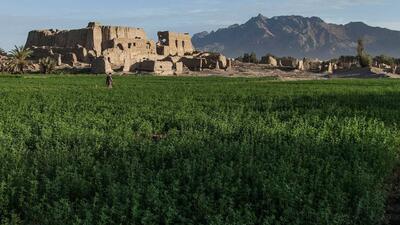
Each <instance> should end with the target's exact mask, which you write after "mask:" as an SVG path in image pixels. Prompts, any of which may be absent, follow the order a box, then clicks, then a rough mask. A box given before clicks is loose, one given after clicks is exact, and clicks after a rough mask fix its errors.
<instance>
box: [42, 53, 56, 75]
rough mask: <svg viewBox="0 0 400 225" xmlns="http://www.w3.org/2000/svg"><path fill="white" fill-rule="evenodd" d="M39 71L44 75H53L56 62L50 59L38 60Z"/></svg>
mask: <svg viewBox="0 0 400 225" xmlns="http://www.w3.org/2000/svg"><path fill="white" fill-rule="evenodd" d="M39 65H40V71H41V72H42V73H44V74H50V73H53V72H54V70H55V69H56V66H57V62H56V61H55V60H54V59H53V58H50V57H46V58H43V59H40V60H39Z"/></svg>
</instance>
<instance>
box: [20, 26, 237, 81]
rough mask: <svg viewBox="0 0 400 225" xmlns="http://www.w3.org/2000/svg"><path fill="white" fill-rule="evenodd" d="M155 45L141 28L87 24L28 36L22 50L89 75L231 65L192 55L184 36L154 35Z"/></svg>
mask: <svg viewBox="0 0 400 225" xmlns="http://www.w3.org/2000/svg"><path fill="white" fill-rule="evenodd" d="M158 38H159V40H158V42H157V43H156V42H155V41H153V40H149V39H147V35H146V32H145V31H144V30H143V29H141V28H132V27H120V26H102V25H101V24H99V23H96V22H90V23H89V24H88V26H87V27H86V28H82V29H76V30H67V31H65V30H64V31H61V30H53V29H50V30H36V31H31V32H29V35H28V39H27V42H26V47H27V48H30V49H32V50H33V52H34V53H33V57H32V59H34V60H35V59H36V60H38V59H40V58H44V57H52V58H54V59H55V60H57V62H58V64H67V65H70V66H72V67H77V66H89V67H91V68H92V71H93V73H110V72H114V71H121V72H134V71H146V72H154V73H157V74H163V75H165V74H180V73H182V71H183V70H184V68H186V69H189V70H202V69H227V68H228V67H229V65H230V64H231V62H230V61H229V60H228V59H226V57H225V56H223V55H221V54H211V53H195V50H194V48H193V44H192V40H191V37H190V35H189V34H188V33H175V32H169V31H163V32H158Z"/></svg>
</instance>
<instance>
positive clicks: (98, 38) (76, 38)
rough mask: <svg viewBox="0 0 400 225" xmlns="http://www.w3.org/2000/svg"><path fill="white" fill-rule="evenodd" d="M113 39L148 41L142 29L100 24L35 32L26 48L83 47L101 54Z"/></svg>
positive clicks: (29, 37)
mask: <svg viewBox="0 0 400 225" xmlns="http://www.w3.org/2000/svg"><path fill="white" fill-rule="evenodd" d="M113 39H132V40H137V39H142V40H147V36H146V32H145V31H144V30H143V29H140V28H131V27H119V26H100V25H99V24H98V23H89V25H88V27H87V28H83V29H77V30H69V31H59V30H35V31H31V32H29V35H28V39H27V41H26V45H25V47H27V48H32V47H33V46H38V47H41V46H49V47H62V48H76V47H77V46H82V47H84V48H86V49H87V50H94V51H96V53H97V55H98V56H100V55H101V52H102V51H104V50H105V49H107V48H109V47H110V45H111V42H112V40H113Z"/></svg>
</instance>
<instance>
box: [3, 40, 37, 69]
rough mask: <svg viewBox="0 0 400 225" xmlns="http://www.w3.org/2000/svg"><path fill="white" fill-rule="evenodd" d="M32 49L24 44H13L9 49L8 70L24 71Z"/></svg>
mask: <svg viewBox="0 0 400 225" xmlns="http://www.w3.org/2000/svg"><path fill="white" fill-rule="evenodd" d="M32 53H33V52H32V51H31V50H30V49H29V48H25V47H24V46H19V47H18V46H15V47H14V49H13V50H11V51H10V57H11V61H10V63H9V64H8V67H9V68H8V70H9V72H12V73H24V72H25V68H26V67H27V66H28V64H29V62H28V60H27V59H28V58H29V57H30V56H31V55H32Z"/></svg>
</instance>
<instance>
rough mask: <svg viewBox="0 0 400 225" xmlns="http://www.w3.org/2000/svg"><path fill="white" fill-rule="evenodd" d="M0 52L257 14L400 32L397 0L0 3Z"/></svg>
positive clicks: (197, 27) (212, 24) (208, 25)
mask: <svg viewBox="0 0 400 225" xmlns="http://www.w3.org/2000/svg"><path fill="white" fill-rule="evenodd" d="M0 4H1V10H0V47H2V48H4V49H6V50H9V49H10V48H11V47H12V46H13V45H22V44H24V43H25V41H26V36H27V33H28V31H30V30H33V29H44V28H58V29H70V28H81V27H85V26H86V24H87V22H89V21H99V22H101V23H102V24H107V25H127V26H134V27H142V28H145V30H146V31H147V33H148V36H149V37H152V38H154V37H155V34H156V32H157V31H158V30H172V31H180V32H183V31H185V32H190V33H191V34H193V33H196V32H200V31H204V30H207V31H210V30H213V29H217V28H220V27H225V26H229V25H231V24H235V23H243V22H245V21H247V20H248V19H249V18H250V17H253V16H256V15H257V14H258V13H261V14H263V15H264V16H267V17H272V16H278V15H302V16H319V17H321V18H322V19H324V20H325V21H327V22H331V23H340V24H344V23H348V22H350V21H363V22H366V23H367V24H370V25H374V26H380V27H387V28H391V29H396V30H400V12H399V10H400V1H399V0H68V1H62V0H1V3H0Z"/></svg>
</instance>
